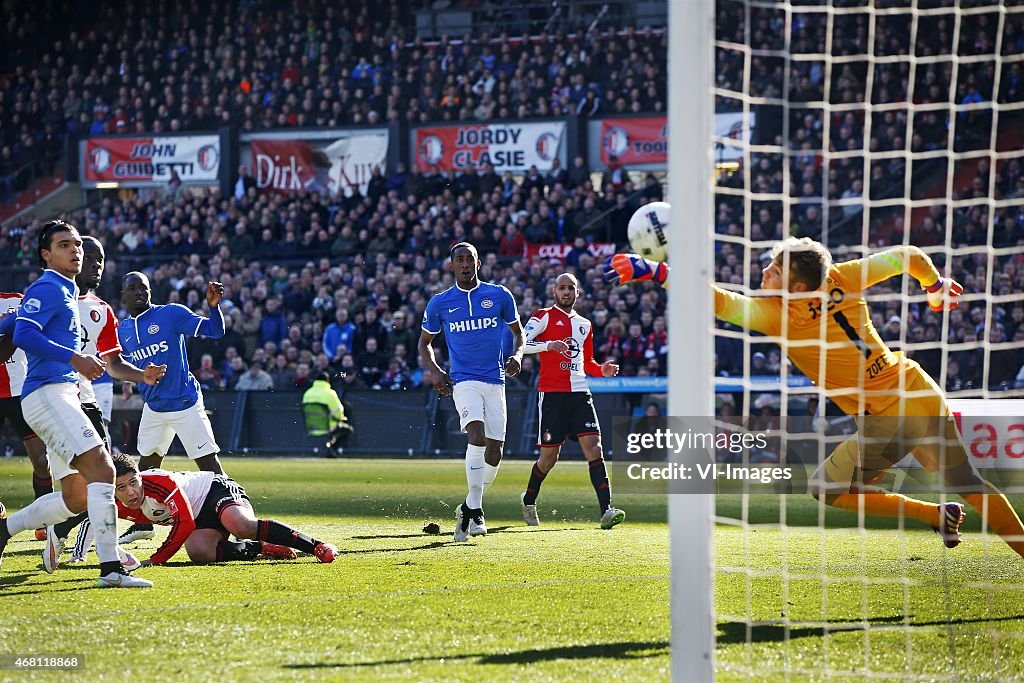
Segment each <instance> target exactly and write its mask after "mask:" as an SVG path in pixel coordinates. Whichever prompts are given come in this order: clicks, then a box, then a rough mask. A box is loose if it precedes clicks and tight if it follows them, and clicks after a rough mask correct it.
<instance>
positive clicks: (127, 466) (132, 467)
mask: <svg viewBox="0 0 1024 683" xmlns="http://www.w3.org/2000/svg"><path fill="white" fill-rule="evenodd" d="M110 459H111V460H113V461H114V476H115V477H123V476H124V475H126V474H136V473H138V471H139V467H138V465H136V464H135V461H134V460H132V458H131V456H129V455H125V454H124V453H114V454H112V455H111V456H110Z"/></svg>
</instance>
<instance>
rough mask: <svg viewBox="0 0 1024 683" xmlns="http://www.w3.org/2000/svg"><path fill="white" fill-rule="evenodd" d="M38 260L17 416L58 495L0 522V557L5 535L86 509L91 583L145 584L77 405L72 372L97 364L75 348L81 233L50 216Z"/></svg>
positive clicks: (100, 447) (20, 322)
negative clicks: (94, 566)
mask: <svg viewBox="0 0 1024 683" xmlns="http://www.w3.org/2000/svg"><path fill="white" fill-rule="evenodd" d="M37 251H38V254H39V259H40V261H41V262H42V263H43V265H44V266H45V267H46V270H45V271H44V272H43V274H42V276H40V277H39V279H38V280H36V281H35V282H33V283H32V284H31V285H30V286H29V288H28V289H27V290H26V291H25V297H24V300H23V302H22V305H21V307H20V308H19V309H18V314H17V315H18V317H17V320H16V322H15V328H14V343H15V345H17V346H18V347H20V348H22V349H23V350H24V351H25V354H26V356H27V358H28V370H27V374H26V376H25V383H24V385H23V387H22V410H23V412H24V415H25V421H26V422H28V424H29V425H30V426H31V427H32V428H33V430H35V432H36V434H38V435H39V437H40V438H41V439H42V440H43V442H44V443H45V444H46V449H47V459H48V461H49V465H50V471H51V472H52V473H53V476H54V478H55V479H59V480H60V481H61V491H60V493H50V494H47V495H45V496H42V497H40V498H37V499H36V500H35V501H34V502H33V503H32V504H31V505H29V506H28V507H25V508H23V509H21V510H19V511H18V512H16V513H14V514H13V515H11V516H10V517H9V518H7V519H5V520H0V559H2V557H3V550H4V548H5V547H6V545H7V541H8V540H9V539H10V538H11V536H13V535H15V534H17V533H20V532H22V531H25V530H27V529H35V528H38V527H41V526H50V525H53V524H57V523H58V522H61V521H64V520H66V519H68V518H69V517H72V516H73V515H75V514H77V513H81V512H84V511H86V510H88V512H89V517H90V518H91V519H92V520H93V521H94V531H95V536H96V554H97V555H98V556H99V559H100V579H99V582H98V585H99V586H103V587H115V588H116V587H123V588H134V587H148V586H152V585H153V584H152V582H151V581H146V580H145V579H140V578H137V577H133V576H131V575H129V574H127V573H126V572H125V571H124V568H123V567H122V565H121V561H120V559H119V556H118V548H117V508H116V507H115V505H114V466H113V463H112V461H111V459H110V453H109V452H108V451H107V449H106V447H105V446H104V444H103V441H102V439H101V438H100V435H99V434H98V433H97V430H96V427H95V426H94V425H93V424H92V423H91V422H90V421H89V418H88V417H87V416H86V414H85V413H84V412H83V411H82V406H81V402H80V401H79V398H78V375H79V373H81V374H82V375H83V376H84V377H86V378H87V379H90V380H91V379H96V378H98V377H99V376H100V375H101V374H102V373H103V370H104V368H105V363H104V361H102V360H100V359H99V358H97V357H96V356H89V355H85V354H82V353H79V344H80V334H81V332H80V324H79V315H78V286H77V285H76V284H75V281H74V279H73V278H74V276H75V275H77V274H78V273H79V272H80V271H81V269H82V238H81V236H80V235H79V234H78V230H77V229H76V228H75V227H74V226H71V225H69V224H67V223H64V222H63V221H51V222H49V223H47V224H46V225H45V226H43V229H42V230H41V231H40V233H39V242H38V249H37ZM131 370H132V371H134V373H136V374H134V375H133V376H134V377H135V378H137V379H142V380H143V381H144V382H146V383H147V385H148V384H149V383H152V384H155V383H156V382H157V381H158V380H159V378H160V376H161V375H162V371H161V370H160V369H159V368H157V367H156V366H150V367H147V368H146V370H145V371H142V370H139V369H138V368H135V367H134V366H131Z"/></svg>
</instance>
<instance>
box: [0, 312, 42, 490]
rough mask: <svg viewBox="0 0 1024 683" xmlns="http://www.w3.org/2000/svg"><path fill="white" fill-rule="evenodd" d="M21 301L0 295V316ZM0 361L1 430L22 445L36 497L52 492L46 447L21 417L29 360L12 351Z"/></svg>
mask: <svg viewBox="0 0 1024 683" xmlns="http://www.w3.org/2000/svg"><path fill="white" fill-rule="evenodd" d="M21 299H22V295H21V294H18V293H16V292H0V317H6V316H7V315H10V314H12V313H14V312H15V311H17V310H18V306H20V305H21ZM8 336H10V335H8ZM7 341H8V342H10V344H11V346H10V348H14V346H13V343H14V342H13V340H12V339H9V340H7ZM2 355H3V356H6V355H7V354H6V353H5V354H2ZM0 360H2V361H3V362H2V363H0V427H2V426H3V424H4V422H5V421H8V422H10V423H11V426H13V427H14V431H15V432H17V434H18V436H19V437H20V438H21V442H22V443H23V444H24V445H25V452H26V453H28V459H29V461H30V462H31V463H32V491H33V493H34V494H35V497H36V498H39V497H40V496H45V495H46V494H47V493H53V478H52V477H51V476H50V465H49V463H47V462H46V445H45V444H44V443H43V440H42V439H40V438H39V437H38V436H36V434H35V432H34V431H33V430H32V428H31V427H29V426H28V423H26V422H25V418H24V416H22V414H21V385H22V383H23V382H24V381H25V371H26V369H27V367H28V360H27V359H26V358H25V352H24V351H22V350H21V349H15V350H14V353H13V354H12V355H10V357H9V358H0Z"/></svg>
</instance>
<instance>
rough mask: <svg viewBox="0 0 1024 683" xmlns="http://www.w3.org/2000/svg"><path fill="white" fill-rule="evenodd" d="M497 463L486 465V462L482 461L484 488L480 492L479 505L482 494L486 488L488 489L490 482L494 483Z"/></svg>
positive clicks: (496, 474) (482, 498)
mask: <svg viewBox="0 0 1024 683" xmlns="http://www.w3.org/2000/svg"><path fill="white" fill-rule="evenodd" d="M499 465H500V463H499ZM499 465H488V464H487V463H484V490H483V491H481V492H480V503H481V505H482V504H483V500H484V494H485V493H487V489H489V488H490V486H491V484H493V483H494V478H495V477H497V476H498V466H499Z"/></svg>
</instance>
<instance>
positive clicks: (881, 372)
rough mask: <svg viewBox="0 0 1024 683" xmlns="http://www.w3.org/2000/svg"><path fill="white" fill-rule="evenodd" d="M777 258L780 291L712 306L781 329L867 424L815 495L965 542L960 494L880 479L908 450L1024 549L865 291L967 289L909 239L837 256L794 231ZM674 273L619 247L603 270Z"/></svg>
mask: <svg viewBox="0 0 1024 683" xmlns="http://www.w3.org/2000/svg"><path fill="white" fill-rule="evenodd" d="M771 256H772V258H771V261H770V263H769V264H768V265H767V267H765V268H764V270H763V271H762V280H761V287H762V289H764V290H768V291H771V292H772V294H769V295H766V296H756V297H749V296H743V295H740V294H735V293H733V292H728V291H726V290H724V289H721V288H719V287H715V315H716V316H717V317H718V318H720V319H722V320H725V321H727V322H730V323H733V324H736V325H739V326H741V327H744V328H746V329H749V330H754V331H757V332H761V333H763V334H766V335H770V336H774V337H776V338H778V339H779V343H780V344H781V345H782V347H783V349H784V350H785V351H786V353H787V354H788V355H789V358H790V359H791V360H792V362H793V364H794V365H796V367H797V368H799V369H800V371H801V372H803V373H804V374H805V375H806V376H807V377H809V378H810V379H811V380H812V381H813V382H814V383H815V385H817V386H819V387H823V388H824V389H825V394H826V396H828V398H830V399H831V400H832V401H833V402H834V403H835V404H836V405H837V406H839V407H840V408H841V409H842V410H843V411H844V412H846V413H847V414H850V415H855V416H857V417H858V423H859V425H860V430H859V433H858V434H856V435H854V436H852V437H851V438H850V439H848V440H846V441H844V442H843V443H841V444H840V445H839V446H838V447H837V448H836V449H835V450H834V451H833V452H832V454H831V455H830V456H829V457H828V458H827V459H826V460H825V462H824V463H822V465H821V467H820V468H819V469H818V472H817V473H816V474H815V476H814V478H813V480H814V482H815V486H814V490H813V491H812V493H813V494H814V495H815V497H817V498H819V499H822V500H824V502H825V503H826V504H828V505H831V506H834V507H837V508H842V509H845V510H853V511H856V510H859V509H863V510H864V512H865V513H866V514H870V515H878V516H885V517H896V516H904V515H905V516H909V517H912V518H914V519H917V520H920V521H921V522H924V523H925V524H928V525H929V526H931V527H932V528H933V529H935V530H936V531H937V532H938V533H939V534H940V535H941V536H942V538H943V541H944V542H945V544H946V546H947V547H950V548H953V547H956V546H957V545H959V543H960V533H959V526H960V523H961V522H962V521H963V519H964V515H963V506H962V505H961V504H959V503H944V504H939V505H936V504H935V503H929V502H925V501H922V500H917V499H914V498H910V497H909V496H905V495H902V494H898V493H890V492H888V491H885V490H883V489H881V488H879V487H877V486H875V485H874V484H876V483H877V482H878V481H879V480H881V478H882V477H883V476H884V475H885V473H886V471H887V470H888V469H889V467H891V466H892V465H893V464H895V463H896V462H898V461H899V460H901V459H902V458H903V457H904V456H905V455H906V453H908V452H910V453H912V454H913V456H914V457H915V458H916V459H917V460H918V462H920V463H921V465H922V466H923V467H924V468H925V469H926V470H928V471H930V472H941V474H942V476H943V479H944V480H945V483H946V485H947V486H948V487H949V488H950V489H951V490H953V491H955V492H957V493H958V494H960V496H961V497H962V498H963V499H964V500H965V501H967V503H968V504H970V505H971V507H973V508H975V509H976V510H978V511H979V512H980V513H982V515H983V517H984V518H985V519H986V521H987V522H988V524H989V526H990V527H991V528H992V529H993V530H994V531H995V532H996V533H998V534H999V535H1000V536H1001V537H1002V538H1003V539H1004V540H1005V541H1006V543H1007V544H1008V545H1009V546H1010V547H1011V548H1012V549H1013V550H1014V551H1016V552H1017V553H1018V554H1019V555H1021V556H1022V557H1024V526H1022V525H1021V521H1020V518H1019V517H1018V516H1017V513H1016V512H1014V510H1013V507H1012V506H1011V505H1010V503H1009V501H1007V499H1006V497H1005V496H1004V495H1003V494H1002V493H1001V492H1000V491H999V490H998V489H996V488H995V487H994V486H992V485H991V484H990V483H989V482H987V481H985V480H984V479H983V478H982V477H981V476H980V475H979V473H978V471H977V470H976V469H975V468H974V466H973V464H972V463H971V462H970V460H969V458H968V456H967V453H966V451H965V450H964V447H963V444H962V442H961V440H960V435H959V433H958V431H957V428H956V424H955V422H954V421H953V416H952V412H951V411H950V408H949V405H948V404H947V403H946V399H945V397H944V395H943V393H942V391H941V390H940V389H939V387H938V386H937V385H936V384H935V382H934V381H933V380H932V379H931V378H930V377H929V376H928V375H927V374H926V373H925V372H924V371H923V370H922V369H921V367H920V366H919V365H918V364H917V363H916V362H914V361H913V360H910V359H909V358H906V357H904V356H903V355H902V354H901V353H898V352H897V353H894V352H893V351H891V350H890V349H889V348H888V347H887V346H886V345H885V342H883V341H882V339H881V337H879V335H878V332H877V331H876V330H875V327H874V325H873V324H872V323H871V316H870V311H869V309H868V305H867V302H866V301H865V299H864V290H866V289H867V288H868V287H870V286H872V285H874V284H877V283H879V282H882V281H883V280H887V279H889V278H891V277H893V276H895V275H899V274H902V273H904V272H907V273H909V274H910V275H911V277H913V278H914V279H916V280H917V281H918V282H919V283H920V284H921V286H922V288H923V289H924V290H925V292H926V294H927V299H928V305H929V306H930V307H931V309H932V310H933V311H941V310H944V309H953V308H956V306H957V305H958V299H959V296H960V294H961V292H962V291H963V287H961V286H960V284H959V283H957V282H956V281H954V280H952V279H950V278H944V277H941V276H940V274H939V272H938V270H937V269H936V268H935V266H934V264H932V261H931V259H930V258H929V257H928V255H927V254H925V253H924V252H923V251H921V250H920V249H918V248H917V247H912V246H911V247H896V248H893V249H888V250H886V251H883V252H879V253H877V254H872V255H871V256H868V257H866V258H861V259H855V260H853V261H847V262H844V263H839V264H833V263H832V256H831V254H830V253H829V252H828V250H827V249H826V248H825V247H824V246H823V245H821V244H820V243H818V242H815V241H813V240H811V239H808V238H804V239H796V238H793V237H790V238H787V239H785V240H783V241H781V242H779V243H778V244H776V245H775V247H774V248H773V249H772V254H771ZM668 272H669V269H668V266H667V265H666V264H664V263H656V262H652V261H647V260H646V259H643V258H641V257H639V256H636V255H634V254H617V255H615V256H614V257H612V258H611V259H609V260H608V262H607V270H606V273H605V279H606V280H607V281H608V282H611V283H613V284H626V283H629V282H633V281H637V280H653V281H655V282H658V283H660V284H662V285H664V284H665V283H666V282H667V278H668ZM986 507H987V509H986Z"/></svg>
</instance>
